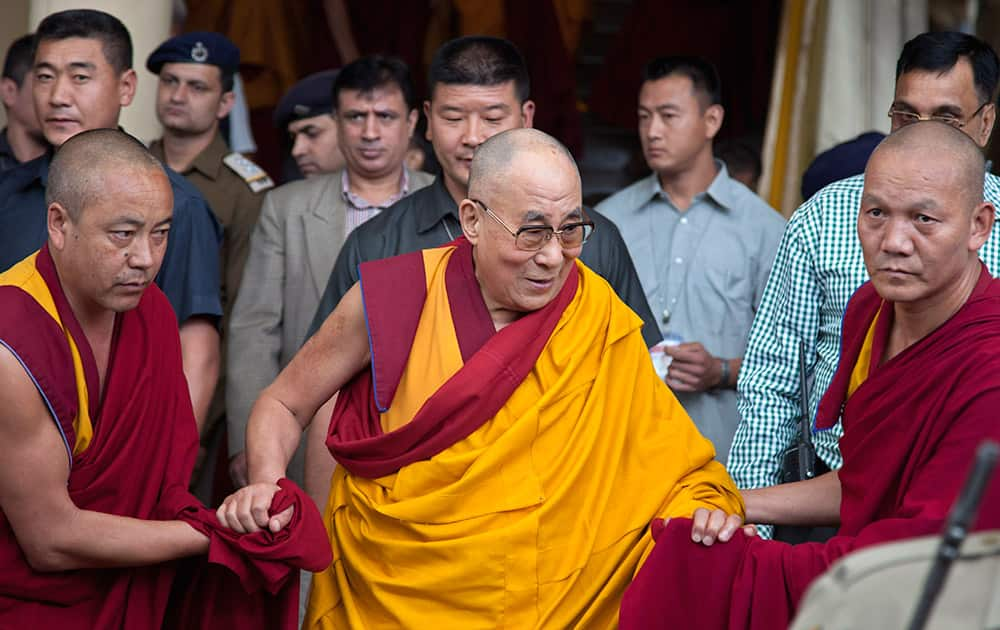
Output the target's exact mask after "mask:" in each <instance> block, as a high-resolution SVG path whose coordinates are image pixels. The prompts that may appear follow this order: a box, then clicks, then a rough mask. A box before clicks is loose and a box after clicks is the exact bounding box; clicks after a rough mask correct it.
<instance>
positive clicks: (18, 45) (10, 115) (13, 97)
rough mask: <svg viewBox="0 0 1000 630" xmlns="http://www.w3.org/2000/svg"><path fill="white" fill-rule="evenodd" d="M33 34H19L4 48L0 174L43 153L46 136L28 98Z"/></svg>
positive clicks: (1, 87) (0, 82)
mask: <svg viewBox="0 0 1000 630" xmlns="http://www.w3.org/2000/svg"><path fill="white" fill-rule="evenodd" d="M32 42H33V36H32V35H31V34H30V33H29V34H28V35H22V36H21V37H19V38H17V39H15V40H14V43H12V44H11V45H10V47H9V48H8V49H7V56H6V57H4V61H3V78H2V79H0V97H2V98H3V109H4V112H5V113H6V114H7V126H6V127H4V128H3V130H2V131H0V173H3V172H4V171H6V170H8V169H11V168H13V167H15V166H17V165H18V164H21V163H23V162H30V161H31V160H33V159H35V158H37V157H38V156H40V155H42V154H43V153H45V148H46V144H45V137H44V136H42V130H41V128H40V127H39V125H38V117H37V116H35V104H34V102H33V101H32V100H31V55H32Z"/></svg>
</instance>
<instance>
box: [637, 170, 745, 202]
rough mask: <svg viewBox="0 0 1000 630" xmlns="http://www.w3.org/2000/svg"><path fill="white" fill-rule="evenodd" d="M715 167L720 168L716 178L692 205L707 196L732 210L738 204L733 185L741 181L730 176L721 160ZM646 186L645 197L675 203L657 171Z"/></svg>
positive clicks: (648, 179)
mask: <svg viewBox="0 0 1000 630" xmlns="http://www.w3.org/2000/svg"><path fill="white" fill-rule="evenodd" d="M715 167H716V168H717V169H718V172H717V173H716V174H715V178H714V179H712V183H711V184H709V186H708V189H707V190H705V192H703V193H698V194H697V195H695V196H694V199H693V200H692V204H691V205H694V204H696V203H698V202H699V201H701V200H702V199H704V198H706V197H707V198H709V199H711V200H712V201H714V202H715V203H714V204H711V205H713V206H715V207H717V208H719V209H721V210H730V209H732V208H733V207H734V206H735V204H736V195H735V192H734V190H733V187H734V186H736V185H738V184H739V182H737V181H736V180H734V179H732V178H730V177H729V170H728V169H727V168H726V165H725V164H724V163H723V162H722V161H721V160H715ZM646 187H647V189H646V190H645V191H643V192H642V198H643V199H646V200H652V199H655V198H657V197H659V198H661V199H663V200H664V201H667V202H668V203H670V205H671V206H673V205H674V202H673V201H672V200H671V199H670V195H668V194H667V193H666V191H665V190H663V187H662V186H660V178H659V176H658V175H657V174H656V173H653V174H652V175H650V176H649V177H648V178H647V179H646Z"/></svg>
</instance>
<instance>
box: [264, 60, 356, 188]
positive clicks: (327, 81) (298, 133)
mask: <svg viewBox="0 0 1000 630" xmlns="http://www.w3.org/2000/svg"><path fill="white" fill-rule="evenodd" d="M337 73H338V70H323V71H321V72H316V73H315V74H310V75H309V76H307V77H306V78H304V79H302V80H301V81H299V82H298V83H296V84H295V85H293V86H292V87H291V88H289V90H288V91H287V92H285V95H284V96H282V97H281V100H280V101H278V106H277V107H275V109H274V126H275V127H277V128H278V129H279V130H281V131H282V132H288V137H289V141H290V144H289V148H290V151H291V158H292V160H294V162H295V166H294V168H291V167H288V168H286V172H285V175H286V177H285V178H284V181H286V182H288V181H291V180H294V179H302V178H303V177H306V178H309V177H316V176H318V175H322V174H324V173H333V172H335V171H339V170H340V169H342V168H344V154H343V153H341V152H340V140H339V136H338V134H337V121H336V120H335V119H334V117H333V105H334V103H333V82H334V81H335V80H336V79H337ZM295 171H297V172H295Z"/></svg>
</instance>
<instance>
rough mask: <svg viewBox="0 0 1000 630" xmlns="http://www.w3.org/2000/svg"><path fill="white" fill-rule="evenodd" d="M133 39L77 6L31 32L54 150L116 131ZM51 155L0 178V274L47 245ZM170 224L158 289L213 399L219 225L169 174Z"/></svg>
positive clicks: (126, 98) (107, 18)
mask: <svg viewBox="0 0 1000 630" xmlns="http://www.w3.org/2000/svg"><path fill="white" fill-rule="evenodd" d="M136 81H137V78H136V74H135V71H134V70H133V69H132V39H131V36H130V35H129V32H128V29H126V28H125V25H124V24H122V23H121V21H119V20H118V19H117V18H115V17H114V16H112V15H109V14H107V13H104V12H102V11H95V10H91V9H74V10H69V11H60V12H58V13H53V14H51V15H49V16H48V17H46V18H45V19H43V20H42V21H41V23H40V24H39V25H38V30H37V31H36V33H35V55H34V76H33V83H32V91H33V98H34V103H35V112H36V114H37V115H38V120H39V123H40V124H41V127H42V133H43V134H44V135H45V139H46V140H47V141H48V143H49V144H50V145H51V146H52V147H56V148H58V147H60V146H62V143H63V142H65V141H66V140H68V139H69V138H71V137H73V136H74V135H76V134H77V133H79V132H81V131H86V130H89V129H108V128H110V129H113V128H115V127H117V126H118V117H119V114H120V113H121V108H122V107H125V106H127V105H129V104H130V103H131V102H132V98H133V97H134V96H135V90H136ZM51 160H52V154H51V152H49V153H46V154H45V155H43V156H42V157H39V158H37V159H35V160H33V161H31V162H27V163H25V164H22V165H21V166H19V167H17V168H15V169H12V170H9V171H7V172H6V173H4V174H3V176H2V177H0V270H4V269H7V268H9V267H11V266H12V265H14V264H15V263H17V262H18V261H20V260H21V259H22V258H24V257H25V256H28V255H29V254H30V253H31V252H33V251H35V250H36V249H38V248H39V247H40V246H41V245H42V244H43V243H44V242H45V239H46V229H45V187H46V185H47V182H48V171H49V164H50V162H51ZM167 175H168V177H169V179H170V184H171V186H172V188H173V201H174V212H173V223H172V225H171V233H170V241H169V244H168V245H167V251H166V254H165V258H164V263H163V266H162V267H161V268H160V272H159V274H158V275H157V277H156V283H157V284H158V285H159V287H160V288H161V289H162V290H163V292H164V293H165V294H166V295H167V298H168V299H169V300H170V303H171V305H172V306H173V307H174V313H175V314H176V315H177V321H178V322H179V324H180V334H181V349H182V351H183V353H184V372H185V374H186V375H187V377H188V385H189V386H190V387H191V391H192V398H193V399H195V400H197V399H199V398H200V397H201V395H202V393H204V394H205V395H207V396H208V397H210V396H211V392H212V391H213V389H214V388H215V379H216V376H215V375H216V374H217V370H218V363H219V333H218V330H217V328H216V325H217V320H218V318H219V317H220V316H221V315H222V308H221V305H220V302H219V238H220V231H219V225H218V223H217V222H216V220H215V217H214V216H213V215H212V212H211V210H209V208H208V206H207V205H206V204H205V200H204V198H203V197H202V196H201V195H200V194H199V193H198V191H197V189H195V188H194V187H193V186H191V184H189V183H187V182H186V181H185V180H184V178H183V177H181V176H180V175H178V174H177V173H175V172H173V171H171V170H170V169H167Z"/></svg>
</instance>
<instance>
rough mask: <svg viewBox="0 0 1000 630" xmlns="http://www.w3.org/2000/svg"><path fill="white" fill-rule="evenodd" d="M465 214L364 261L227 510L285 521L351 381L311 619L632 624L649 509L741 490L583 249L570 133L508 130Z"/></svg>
mask: <svg viewBox="0 0 1000 630" xmlns="http://www.w3.org/2000/svg"><path fill="white" fill-rule="evenodd" d="M459 213H460V216H461V221H462V230H463V232H464V237H460V238H458V239H456V240H455V241H453V242H452V243H449V244H448V245H445V246H444V247H440V248H437V249H431V250H425V251H422V252H416V253H413V254H408V255H404V256H399V257H396V258H390V259H386V260H382V261H374V262H371V263H365V264H363V265H362V266H361V274H360V275H361V279H360V281H359V283H358V284H357V285H356V286H354V287H353V288H352V289H351V290H350V291H349V292H348V293H347V294H346V295H345V296H344V299H343V300H342V301H341V303H340V304H339V306H338V307H337V308H336V310H335V311H334V312H333V313H332V314H331V315H330V317H329V318H328V319H327V321H326V322H325V324H324V325H323V327H322V328H321V329H320V331H319V332H318V333H317V334H316V335H315V336H314V337H313V338H312V339H311V340H310V341H309V342H308V343H307V344H306V345H305V346H304V347H303V348H302V350H301V351H300V352H299V354H298V355H297V356H296V357H295V358H294V359H293V360H292V361H291V363H290V364H289V365H288V366H287V367H286V368H285V370H284V371H283V372H282V373H281V374H280V375H279V376H278V378H277V380H275V382H274V383H273V384H272V385H271V386H270V387H268V388H267V389H266V390H265V391H264V392H263V393H262V394H261V396H260V398H259V399H258V400H257V402H256V404H255V406H254V409H253V412H252V414H251V418H250V423H249V428H248V431H247V453H248V462H249V472H250V479H251V482H252V483H251V485H249V486H247V487H245V488H243V489H241V490H240V491H238V492H237V493H236V494H234V495H232V496H231V497H229V498H228V499H227V500H226V501H225V502H224V503H223V505H222V506H221V507H220V508H219V516H220V518H221V519H222V520H223V521H224V522H225V523H227V524H229V525H230V526H231V527H233V528H234V529H236V530H238V531H242V530H245V531H255V530H256V529H258V528H263V527H267V526H271V527H272V528H276V525H275V524H272V523H269V521H268V517H267V512H266V509H267V506H268V505H269V504H270V500H271V496H272V494H273V493H274V492H275V491H276V490H277V486H276V485H275V481H276V480H277V479H279V478H281V477H282V476H283V475H284V470H285V466H286V465H287V463H288V461H289V459H290V458H291V456H292V454H293V453H294V451H295V448H296V445H297V444H298V441H299V436H300V434H301V432H302V430H303V429H304V428H305V426H306V425H307V424H308V422H309V420H310V419H311V418H312V416H313V414H314V412H315V411H316V409H317V408H318V407H319V406H320V405H321V404H322V403H323V402H325V401H326V400H327V399H328V398H330V397H331V396H332V395H333V394H334V393H335V392H337V391H338V390H340V396H339V398H338V401H337V406H336V408H335V410H334V412H333V419H332V421H331V427H330V433H329V435H328V439H327V445H328V447H329V448H330V451H331V453H332V454H333V456H334V458H335V459H336V460H337V462H338V466H337V468H336V470H335V472H334V475H333V479H332V482H331V490H330V497H329V502H328V505H327V507H326V516H325V518H326V525H327V528H328V530H329V532H330V541H331V544H332V547H333V557H334V561H333V565H332V566H331V568H330V569H329V570H328V571H326V572H324V573H321V574H317V575H316V577H315V580H314V582H313V585H314V586H313V591H312V596H311V600H310V607H309V612H308V615H307V619H306V627H309V628H347V627H357V628H362V627H364V628H370V627H410V628H416V627H420V628H435V627H437V628H486V627H489V628H494V627H511V628H531V627H549V628H570V627H586V628H602V627H614V626H615V625H616V624H617V620H618V605H619V602H620V600H621V596H622V592H623V591H624V589H625V587H626V586H627V585H628V584H629V582H630V581H631V579H632V576H633V575H634V574H635V572H636V570H637V569H638V567H639V565H640V563H641V562H642V559H643V558H644V557H645V556H646V554H647V553H648V552H649V551H650V549H651V547H652V540H651V537H650V534H649V528H648V525H649V523H650V521H651V520H652V519H654V518H664V517H671V516H690V515H691V514H692V513H693V512H694V511H695V510H696V509H697V508H700V507H704V508H706V509H715V508H718V509H722V510H727V511H736V512H741V511H742V510H743V504H742V500H741V498H740V496H739V494H738V492H737V491H736V489H735V486H734V485H733V483H732V481H731V480H730V478H729V476H728V475H727V474H726V472H725V470H724V469H723V467H722V466H721V465H720V464H719V463H718V462H716V461H715V460H714V459H713V458H714V450H713V448H712V445H711V443H710V442H708V440H706V439H705V438H703V437H702V436H701V435H700V434H699V433H698V431H697V429H695V427H694V425H693V424H692V422H691V420H690V418H688V416H687V415H686V414H685V412H684V410H683V409H682V408H681V406H680V405H679V404H678V402H677V400H676V399H675V398H674V396H673V394H671V393H670V390H668V389H667V387H666V386H665V385H664V384H663V383H662V382H661V381H660V380H659V379H658V378H657V376H656V373H655V371H654V370H653V366H652V363H651V361H650V360H649V355H648V352H647V350H646V345H645V344H644V343H643V340H642V335H641V334H640V328H641V326H642V322H641V320H640V319H639V317H637V316H636V315H635V314H634V313H633V312H632V311H631V310H630V309H629V308H628V307H627V306H625V304H624V303H622V302H621V301H620V300H619V299H618V298H617V297H616V295H615V293H614V291H613V290H612V289H611V287H610V286H609V285H608V284H607V282H605V281H604V280H603V279H602V278H600V277H599V276H597V275H596V274H594V273H593V272H591V271H590V270H589V269H587V268H586V267H585V266H583V265H582V264H581V263H580V262H579V261H578V260H577V257H578V256H579V254H580V251H581V248H582V247H586V244H585V241H586V239H587V236H588V235H589V233H590V232H591V231H592V230H593V225H592V223H590V222H589V220H588V219H587V215H586V212H585V210H584V209H583V208H582V207H581V188H580V175H579V172H578V171H577V169H576V165H575V163H574V162H573V159H572V157H571V156H570V155H569V153H568V152H567V151H566V149H565V148H564V147H563V146H562V145H560V144H559V143H558V142H557V141H555V140H554V139H553V138H551V137H550V136H547V135H546V134H544V133H542V132H540V131H536V130H533V129H516V130H511V131H507V132H504V133H501V134H498V135H496V136H494V137H492V138H491V139H490V140H487V141H486V142H485V143H483V144H482V145H480V146H479V148H478V149H477V150H476V153H475V156H474V158H473V160H472V165H471V178H470V184H469V198H468V199H465V200H464V201H463V202H462V203H461V204H460V208H459Z"/></svg>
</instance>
